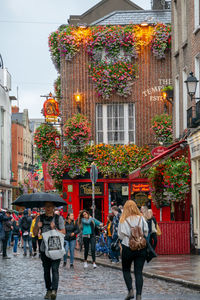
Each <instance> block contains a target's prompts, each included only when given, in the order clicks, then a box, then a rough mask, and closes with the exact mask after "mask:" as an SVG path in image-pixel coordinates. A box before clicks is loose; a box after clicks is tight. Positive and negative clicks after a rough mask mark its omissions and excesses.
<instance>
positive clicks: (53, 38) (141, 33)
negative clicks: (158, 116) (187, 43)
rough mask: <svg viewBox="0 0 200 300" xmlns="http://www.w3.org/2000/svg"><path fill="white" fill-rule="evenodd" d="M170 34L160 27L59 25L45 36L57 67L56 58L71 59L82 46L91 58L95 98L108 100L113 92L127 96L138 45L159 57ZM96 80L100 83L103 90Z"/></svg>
mask: <svg viewBox="0 0 200 300" xmlns="http://www.w3.org/2000/svg"><path fill="white" fill-rule="evenodd" d="M147 29H148V30H147ZM170 34H171V27H170V26H169V25H164V24H157V25H156V26H148V28H142V27H140V26H139V25H127V26H94V27H89V28H80V27H74V26H61V27H60V28H59V30H57V31H55V32H53V33H52V34H51V35H50V36H49V48H50V52H51V56H52V59H53V62H54V64H55V65H56V67H57V68H59V67H60V57H65V59H66V60H72V59H73V57H74V56H75V55H76V53H77V52H78V51H79V50H80V48H81V47H84V48H85V51H87V53H88V54H89V56H90V58H91V64H89V69H90V76H91V78H92V80H93V82H94V84H95V87H96V90H97V92H98V94H99V96H102V97H103V98H106V99H108V98H109V97H110V96H111V94H112V93H114V92H117V93H118V94H119V95H120V96H123V97H127V96H128V95H129V94H130V93H131V85H132V83H133V80H134V78H135V75H136V69H137V68H136V63H134V62H133V59H136V58H137V56H138V52H139V51H140V49H141V46H148V45H150V47H151V49H152V51H153V53H154V55H155V56H157V57H158V58H163V57H164V55H165V51H166V50H167V49H168V48H169V47H170ZM111 67H112V69H111ZM120 70H121V73H122V74H123V75H124V76H123V78H122V76H120V75H117V76H116V77H115V73H117V72H118V71H120ZM100 80H101V81H104V84H105V90H104V89H103V88H102V85H101V84H100ZM121 81H122V82H121Z"/></svg>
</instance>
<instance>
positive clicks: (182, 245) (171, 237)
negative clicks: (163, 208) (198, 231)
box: [156, 222, 190, 255]
mask: <svg viewBox="0 0 200 300" xmlns="http://www.w3.org/2000/svg"><path fill="white" fill-rule="evenodd" d="M158 224H159V226H160V229H161V232H162V235H161V236H158V244H157V248H156V252H157V253H158V254H174V255H175V254H190V223H189V222H158Z"/></svg>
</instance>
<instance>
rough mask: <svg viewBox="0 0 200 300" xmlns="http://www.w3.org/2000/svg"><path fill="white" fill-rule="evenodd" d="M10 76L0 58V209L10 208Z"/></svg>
mask: <svg viewBox="0 0 200 300" xmlns="http://www.w3.org/2000/svg"><path fill="white" fill-rule="evenodd" d="M10 90H11V76H10V74H9V72H8V71H7V69H6V68H4V66H3V61H2V58H1V56H0V207H1V208H11V201H12V186H11V182H10V181H11V101H10V98H9V91H10Z"/></svg>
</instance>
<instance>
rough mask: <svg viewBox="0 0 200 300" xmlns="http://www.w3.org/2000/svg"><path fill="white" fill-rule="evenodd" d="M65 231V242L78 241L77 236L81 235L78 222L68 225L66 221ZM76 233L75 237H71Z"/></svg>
mask: <svg viewBox="0 0 200 300" xmlns="http://www.w3.org/2000/svg"><path fill="white" fill-rule="evenodd" d="M65 230H66V234H65V240H66V241H72V240H75V239H76V235H77V234H78V233H79V228H78V224H77V222H74V221H73V222H71V223H68V222H67V221H66V223H65ZM72 233H74V236H71V234H72Z"/></svg>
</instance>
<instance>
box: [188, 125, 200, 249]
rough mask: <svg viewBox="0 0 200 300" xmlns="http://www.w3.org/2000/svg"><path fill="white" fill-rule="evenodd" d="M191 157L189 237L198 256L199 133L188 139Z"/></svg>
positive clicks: (199, 232) (199, 205)
mask: <svg viewBox="0 0 200 300" xmlns="http://www.w3.org/2000/svg"><path fill="white" fill-rule="evenodd" d="M188 144H189V147H190V156H191V170H192V206H191V223H192V225H193V228H192V229H193V230H191V235H192V237H193V243H194V247H195V252H197V253H198V254H200V131H199V130H198V131H196V132H194V133H193V134H192V135H191V136H190V137H189V138H188Z"/></svg>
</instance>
